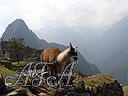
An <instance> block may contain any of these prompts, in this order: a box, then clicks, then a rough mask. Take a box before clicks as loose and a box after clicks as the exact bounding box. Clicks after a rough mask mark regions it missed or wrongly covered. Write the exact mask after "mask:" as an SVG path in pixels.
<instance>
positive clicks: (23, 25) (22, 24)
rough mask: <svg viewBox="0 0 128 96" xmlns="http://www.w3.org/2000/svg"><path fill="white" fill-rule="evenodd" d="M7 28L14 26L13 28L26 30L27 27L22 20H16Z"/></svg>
mask: <svg viewBox="0 0 128 96" xmlns="http://www.w3.org/2000/svg"><path fill="white" fill-rule="evenodd" d="M9 26H11V27H13V26H15V27H18V28H19V27H26V28H28V27H27V25H26V24H25V22H24V20H22V19H16V20H15V21H13V22H12V23H11V24H9Z"/></svg>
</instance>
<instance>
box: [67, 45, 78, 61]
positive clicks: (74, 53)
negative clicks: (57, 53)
mask: <svg viewBox="0 0 128 96" xmlns="http://www.w3.org/2000/svg"><path fill="white" fill-rule="evenodd" d="M76 48H77V47H73V46H72V44H71V43H70V51H69V54H70V56H74V60H77V59H78V58H77V51H76Z"/></svg>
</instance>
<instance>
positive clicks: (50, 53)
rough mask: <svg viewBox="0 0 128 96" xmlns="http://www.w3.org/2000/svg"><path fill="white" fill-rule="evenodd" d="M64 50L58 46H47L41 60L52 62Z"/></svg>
mask: <svg viewBox="0 0 128 96" xmlns="http://www.w3.org/2000/svg"><path fill="white" fill-rule="evenodd" d="M61 52H62V51H61V50H60V49H58V48H46V49H44V50H43V52H42V54H41V56H40V60H41V61H43V62H48V63H51V62H53V61H55V60H56V58H57V56H58V55H59V54H60V53H61Z"/></svg>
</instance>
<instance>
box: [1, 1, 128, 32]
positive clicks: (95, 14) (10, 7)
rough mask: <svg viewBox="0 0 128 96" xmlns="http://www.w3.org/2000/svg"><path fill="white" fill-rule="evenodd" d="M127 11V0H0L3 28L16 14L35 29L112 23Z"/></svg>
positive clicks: (95, 25) (107, 24) (16, 16)
mask: <svg viewBox="0 0 128 96" xmlns="http://www.w3.org/2000/svg"><path fill="white" fill-rule="evenodd" d="M126 15H128V0H0V25H1V27H2V30H3V29H5V27H6V26H7V25H8V24H9V23H11V22H12V21H13V20H15V19H17V18H21V19H24V20H25V21H26V23H27V25H28V26H29V27H30V28H31V29H32V30H34V31H36V30H39V29H41V28H43V27H46V26H62V25H67V26H86V27H89V28H93V29H95V28H102V27H106V26H111V25H112V24H114V23H115V22H117V21H118V20H120V19H121V18H123V17H124V16H126Z"/></svg>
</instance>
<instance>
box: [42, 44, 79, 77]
mask: <svg viewBox="0 0 128 96" xmlns="http://www.w3.org/2000/svg"><path fill="white" fill-rule="evenodd" d="M76 48H77V47H73V46H72V44H71V43H70V47H69V48H67V49H66V50H64V51H61V50H60V49H58V48H46V49H44V50H43V52H42V54H41V55H40V60H41V61H42V62H47V63H51V62H55V63H54V64H52V65H50V74H51V75H55V76H56V75H57V73H58V72H61V71H62V70H63V68H64V65H65V64H66V62H67V61H69V60H70V57H72V56H77V52H76ZM74 59H77V58H74ZM53 72H54V73H53Z"/></svg>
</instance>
